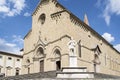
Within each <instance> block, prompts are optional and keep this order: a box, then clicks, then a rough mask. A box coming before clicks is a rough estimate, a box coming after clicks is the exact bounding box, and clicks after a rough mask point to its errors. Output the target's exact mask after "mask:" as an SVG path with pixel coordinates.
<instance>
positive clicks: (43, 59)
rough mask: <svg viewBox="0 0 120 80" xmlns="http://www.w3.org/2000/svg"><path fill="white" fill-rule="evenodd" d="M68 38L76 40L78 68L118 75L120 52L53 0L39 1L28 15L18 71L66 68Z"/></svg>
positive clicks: (119, 70) (67, 61) (119, 71)
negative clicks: (27, 27) (29, 19)
mask: <svg viewBox="0 0 120 80" xmlns="http://www.w3.org/2000/svg"><path fill="white" fill-rule="evenodd" d="M72 39H74V40H75V41H76V43H77V44H76V46H75V49H76V55H77V63H78V67H86V68H87V72H96V73H103V74H109V75H118V76H120V62H119V61H120V53H119V52H118V51H117V50H116V49H114V47H113V46H112V45H111V44H110V43H108V42H107V41H106V40H105V39H104V38H103V37H101V36H100V35H99V34H98V33H97V32H96V31H94V30H93V29H92V28H91V27H90V26H89V24H87V23H86V22H83V21H81V20H80V19H79V18H77V17H76V16H75V15H73V14H72V13H71V12H69V11H68V10H67V9H65V8H64V7H63V6H62V5H61V4H59V3H58V2H57V0H42V1H41V2H40V3H39V5H38V6H37V8H36V9H35V11H34V13H33V14H32V29H31V30H30V31H29V32H28V34H27V35H26V36H25V38H24V54H23V64H22V73H23V74H28V73H37V72H43V71H53V70H56V71H57V70H61V69H62V68H64V67H69V56H70V54H69V46H68V42H69V41H70V40H72Z"/></svg>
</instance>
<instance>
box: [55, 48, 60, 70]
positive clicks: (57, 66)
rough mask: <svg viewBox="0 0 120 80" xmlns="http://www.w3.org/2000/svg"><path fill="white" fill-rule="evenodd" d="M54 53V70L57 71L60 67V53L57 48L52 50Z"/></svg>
mask: <svg viewBox="0 0 120 80" xmlns="http://www.w3.org/2000/svg"><path fill="white" fill-rule="evenodd" d="M54 54H55V64H56V70H57V71H59V70H60V69H61V54H60V51H59V50H58V49H56V50H55V51H54Z"/></svg>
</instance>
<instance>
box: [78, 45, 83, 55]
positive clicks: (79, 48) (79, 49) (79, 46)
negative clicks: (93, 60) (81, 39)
mask: <svg viewBox="0 0 120 80" xmlns="http://www.w3.org/2000/svg"><path fill="white" fill-rule="evenodd" d="M78 52H79V57H82V55H81V44H80V43H79V44H78Z"/></svg>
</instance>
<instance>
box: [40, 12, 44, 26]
mask: <svg viewBox="0 0 120 80" xmlns="http://www.w3.org/2000/svg"><path fill="white" fill-rule="evenodd" d="M39 22H40V23H41V24H44V23H45V14H41V15H40V17H39Z"/></svg>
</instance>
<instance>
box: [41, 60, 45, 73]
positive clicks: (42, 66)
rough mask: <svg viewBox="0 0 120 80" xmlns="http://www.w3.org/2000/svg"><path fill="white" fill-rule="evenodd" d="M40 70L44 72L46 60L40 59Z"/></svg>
mask: <svg viewBox="0 0 120 80" xmlns="http://www.w3.org/2000/svg"><path fill="white" fill-rule="evenodd" d="M40 72H44V60H42V61H40Z"/></svg>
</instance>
